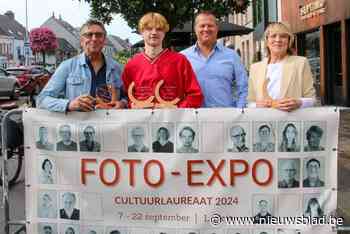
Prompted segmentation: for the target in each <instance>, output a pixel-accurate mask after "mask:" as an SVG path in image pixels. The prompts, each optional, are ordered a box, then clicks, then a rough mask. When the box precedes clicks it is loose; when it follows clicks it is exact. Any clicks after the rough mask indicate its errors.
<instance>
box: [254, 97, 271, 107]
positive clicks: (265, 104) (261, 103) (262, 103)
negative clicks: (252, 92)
mask: <svg viewBox="0 0 350 234" xmlns="http://www.w3.org/2000/svg"><path fill="white" fill-rule="evenodd" d="M256 107H257V108H271V107H272V100H271V99H264V100H258V101H256Z"/></svg>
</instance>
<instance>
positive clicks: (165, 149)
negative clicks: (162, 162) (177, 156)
mask: <svg viewBox="0 0 350 234" xmlns="http://www.w3.org/2000/svg"><path fill="white" fill-rule="evenodd" d="M152 149H153V152H162V153H173V152H174V144H173V143H172V142H171V141H168V142H167V143H166V144H165V145H161V144H160V143H159V141H155V142H153V144H152Z"/></svg>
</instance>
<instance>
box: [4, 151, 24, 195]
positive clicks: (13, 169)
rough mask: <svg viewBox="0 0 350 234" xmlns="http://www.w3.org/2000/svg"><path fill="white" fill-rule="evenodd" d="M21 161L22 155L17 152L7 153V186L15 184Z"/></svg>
mask: <svg viewBox="0 0 350 234" xmlns="http://www.w3.org/2000/svg"><path fill="white" fill-rule="evenodd" d="M22 163H23V155H20V154H19V153H12V152H11V153H9V158H8V160H7V161H6V166H7V178H8V181H9V188H11V187H12V186H13V185H15V184H16V182H17V180H18V177H19V175H20V173H21V169H22ZM2 173H3V171H2V168H0V185H2Z"/></svg>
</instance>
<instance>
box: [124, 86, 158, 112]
mask: <svg viewBox="0 0 350 234" xmlns="http://www.w3.org/2000/svg"><path fill="white" fill-rule="evenodd" d="M134 87H135V82H131V84H130V85H129V88H128V97H129V100H130V101H131V108H133V109H143V108H152V107H154V104H153V99H154V96H150V97H148V98H147V99H146V100H138V99H136V98H135V97H134V95H133V90H134Z"/></svg>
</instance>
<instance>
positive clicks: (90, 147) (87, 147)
mask: <svg viewBox="0 0 350 234" xmlns="http://www.w3.org/2000/svg"><path fill="white" fill-rule="evenodd" d="M80 151H87V152H100V151H101V145H100V143H98V142H97V141H93V142H92V144H88V142H87V141H86V140H83V141H81V142H80Z"/></svg>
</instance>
